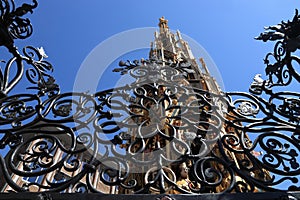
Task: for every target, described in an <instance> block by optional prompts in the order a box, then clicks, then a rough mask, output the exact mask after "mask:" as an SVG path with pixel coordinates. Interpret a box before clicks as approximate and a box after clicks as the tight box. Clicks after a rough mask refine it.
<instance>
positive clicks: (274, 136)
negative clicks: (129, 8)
mask: <svg viewBox="0 0 300 200" xmlns="http://www.w3.org/2000/svg"><path fill="white" fill-rule="evenodd" d="M0 2H1V5H0V11H1V17H2V18H1V20H0V45H2V46H5V47H7V48H8V50H9V51H10V52H11V53H12V58H11V59H10V60H9V61H8V62H6V63H1V64H5V67H4V71H1V72H0V90H1V94H2V95H1V98H0V135H1V139H0V148H1V149H6V150H7V149H8V153H7V155H6V156H5V159H4V158H3V156H1V157H0V158H1V159H0V165H1V173H2V174H1V175H2V176H1V177H2V178H3V179H4V180H5V184H4V182H3V183H0V186H1V187H3V190H5V191H10V190H11V191H16V192H26V191H50V192H99V193H114V194H140V193H154V194H158V193H168V194H182V193H186V194H201V193H210V192H213V193H222V192H256V191H275V190H299V186H298V185H299V178H300V176H299V175H300V165H299V163H298V160H299V157H300V146H299V141H300V134H299V121H300V100H299V97H300V94H298V93H296V92H285V91H281V92H277V91H276V92H275V91H273V88H274V87H275V86H287V85H289V84H290V83H291V81H292V79H293V78H294V79H296V81H298V82H299V81H300V78H299V75H298V74H297V73H296V71H295V69H294V67H293V64H294V63H295V62H296V63H298V64H299V61H300V60H299V58H298V57H296V56H294V55H292V53H293V52H295V51H296V50H298V49H299V41H298V40H299V34H298V33H299V31H298V29H299V27H300V25H299V24H300V22H299V15H298V11H296V15H295V17H294V19H293V20H292V21H288V22H282V23H281V24H279V25H277V26H271V27H268V30H270V31H269V32H267V33H263V34H261V35H260V36H259V37H258V38H257V39H261V40H263V41H267V40H278V41H277V43H276V44H275V49H274V52H272V53H270V54H267V56H266V58H265V63H266V64H267V67H266V75H267V76H268V80H263V79H262V77H261V75H257V76H255V78H254V82H253V83H252V85H251V87H250V92H251V94H250V93H243V92H227V93H221V94H220V93H214V92H213V91H207V90H205V89H201V88H195V87H193V86H192V84H190V83H189V79H188V78H189V77H188V73H190V72H191V71H192V68H191V66H192V65H191V63H189V62H187V61H180V62H176V61H167V62H166V61H162V60H159V59H155V58H151V59H149V60H145V59H143V60H140V61H138V60H135V61H133V62H130V61H127V62H120V68H116V69H115V70H114V71H115V72H121V74H122V75H125V74H128V75H129V76H131V77H133V78H134V79H135V81H133V82H132V83H130V84H128V85H125V86H123V87H118V88H112V89H109V90H105V91H99V92H97V93H96V94H92V95H90V94H86V93H77V92H76V91H75V92H72V93H71V92H70V93H63V94H60V91H59V86H58V85H57V84H56V83H55V79H54V78H53V77H52V76H51V75H50V74H51V72H52V70H53V67H52V65H51V64H50V63H49V62H47V61H46V60H45V58H46V57H47V56H46V54H45V52H44V50H43V48H33V47H30V46H27V47H25V48H23V51H22V54H21V53H19V52H18V51H17V50H16V48H15V47H14V39H16V38H20V39H23V38H26V37H29V36H30V35H31V32H32V26H31V24H30V22H29V20H27V19H22V16H23V15H25V14H26V13H28V12H32V10H33V9H34V8H35V7H36V6H37V2H36V1H35V0H34V1H33V4H32V5H31V4H23V5H22V6H20V7H18V8H16V6H15V4H14V2H13V1H8V0H2V1H0ZM271 59H273V61H274V63H273V64H272V63H271ZM15 65H16V66H17V73H16V76H15V77H12V78H11V77H10V70H11V68H12V67H13V66H15ZM25 66H29V67H25ZM24 71H25V78H26V79H27V80H28V81H29V82H30V83H31V84H33V86H30V87H28V88H27V89H28V90H29V91H33V92H32V93H28V94H9V92H10V91H11V90H12V89H13V88H14V86H15V85H16V84H17V83H18V82H19V81H20V79H21V78H22V77H23V75H24V74H23V73H24ZM3 179H0V180H1V181H2V180H3ZM4 180H3V181H4ZM16 180H18V181H16ZM162 199H171V197H169V196H165V197H163V198H162Z"/></svg>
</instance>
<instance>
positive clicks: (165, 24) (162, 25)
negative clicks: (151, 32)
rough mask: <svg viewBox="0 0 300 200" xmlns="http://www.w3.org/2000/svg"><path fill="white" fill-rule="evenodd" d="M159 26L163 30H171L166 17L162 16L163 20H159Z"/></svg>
mask: <svg viewBox="0 0 300 200" xmlns="http://www.w3.org/2000/svg"><path fill="white" fill-rule="evenodd" d="M158 26H159V27H160V28H162V29H166V28H169V26H168V20H167V19H165V17H164V16H162V17H161V18H159V24H158Z"/></svg>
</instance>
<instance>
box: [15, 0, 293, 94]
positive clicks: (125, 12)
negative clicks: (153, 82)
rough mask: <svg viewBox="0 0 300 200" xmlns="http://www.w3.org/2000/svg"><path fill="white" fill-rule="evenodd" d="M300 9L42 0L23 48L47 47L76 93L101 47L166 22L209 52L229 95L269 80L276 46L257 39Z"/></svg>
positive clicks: (279, 4)
mask: <svg viewBox="0 0 300 200" xmlns="http://www.w3.org/2000/svg"><path fill="white" fill-rule="evenodd" d="M298 3H299V2H297V1H295V0H294V1H292V0H263V1H262V0H226V1H224V0H206V1H203V0H189V1H178V0H173V1H171V0H166V1H158V0H152V1H137V0H127V1H117V0H111V1H99V0H89V1H86V0H76V1H74V0H63V1H58V0H51V1H41V0H40V1H39V6H38V8H37V9H36V10H35V11H34V13H33V14H32V15H31V16H29V17H30V19H31V21H32V24H33V26H34V34H33V35H32V37H31V38H30V39H27V40H26V41H22V42H21V43H18V44H20V45H18V46H19V47H20V48H21V47H23V46H25V45H32V46H36V47H40V46H43V47H44V48H45V50H46V53H47V55H48V56H49V58H48V61H50V62H51V63H52V64H53V65H54V69H55V72H54V76H55V78H56V80H57V82H58V83H59V84H60V85H61V88H62V90H63V91H71V90H72V89H73V83H74V79H75V76H76V73H77V71H78V69H79V67H80V65H81V63H82V62H83V61H84V59H85V58H86V56H87V55H89V53H90V52H91V51H92V50H93V49H94V48H95V47H96V46H97V45H98V44H99V43H101V42H102V41H105V40H106V39H107V38H109V37H110V36H112V35H114V34H118V33H120V32H122V31H126V30H130V29H134V28H142V27H157V24H158V18H160V17H161V16H165V18H167V19H168V20H169V27H170V28H171V29H174V30H177V29H179V30H180V31H181V33H184V34H186V35H188V36H189V37H191V38H193V39H194V40H196V41H197V42H198V43H199V44H201V45H202V46H203V47H204V48H205V49H206V51H207V52H208V53H209V55H210V56H211V57H212V59H213V60H214V62H215V63H216V65H217V67H218V69H219V71H220V73H221V75H222V78H223V82H224V85H225V90H226V91H248V86H249V85H250V83H251V82H252V78H253V77H254V75H255V74H257V73H261V74H264V64H263V58H264V56H265V55H266V53H268V52H270V51H272V46H273V43H272V42H271V43H264V42H261V41H256V40H254V37H255V36H258V35H259V34H260V33H261V32H263V31H264V30H263V27H264V26H268V25H274V24H277V23H279V22H280V21H281V20H288V19H292V17H293V16H294V12H295V8H297V5H298ZM132 42H133V43H134V42H135V41H134V39H133V40H132ZM149 42H150V41H149ZM99 56H101V55H99ZM146 56H147V55H145V56H144V57H146ZM129 59H131V58H129ZM99 65H101V63H99ZM103 67H106V66H103ZM112 76H115V75H112ZM109 78H110V77H109ZM107 80H108V81H109V79H107Z"/></svg>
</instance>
